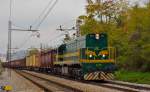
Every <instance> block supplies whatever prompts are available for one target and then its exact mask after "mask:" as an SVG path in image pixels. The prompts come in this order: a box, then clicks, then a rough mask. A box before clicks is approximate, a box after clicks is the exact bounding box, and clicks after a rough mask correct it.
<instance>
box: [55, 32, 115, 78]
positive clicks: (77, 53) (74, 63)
mask: <svg viewBox="0 0 150 92" xmlns="http://www.w3.org/2000/svg"><path fill="white" fill-rule="evenodd" d="M115 69H116V67H115V48H112V47H108V37H107V34H106V33H100V34H88V35H85V36H82V37H78V38H77V39H76V40H72V41H69V42H68V43H66V44H63V45H61V46H60V47H59V48H58V49H57V61H56V62H54V71H55V72H57V73H58V74H60V73H61V74H63V75H67V76H70V77H74V78H77V79H84V80H108V79H113V72H114V71H115Z"/></svg>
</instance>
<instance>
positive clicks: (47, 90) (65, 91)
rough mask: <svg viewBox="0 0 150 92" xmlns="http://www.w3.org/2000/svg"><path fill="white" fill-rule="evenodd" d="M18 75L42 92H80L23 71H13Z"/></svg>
mask: <svg viewBox="0 0 150 92" xmlns="http://www.w3.org/2000/svg"><path fill="white" fill-rule="evenodd" d="M15 72H16V73H18V74H19V75H21V76H23V77H24V78H26V79H28V80H29V81H31V82H32V83H34V84H35V85H37V86H38V87H40V88H41V89H43V90H44V92H82V91H80V90H78V89H75V88H71V87H69V86H65V85H61V84H58V83H55V82H53V81H50V80H48V79H45V78H42V77H39V76H36V75H33V74H30V73H27V72H25V71H18V70H16V71H15Z"/></svg>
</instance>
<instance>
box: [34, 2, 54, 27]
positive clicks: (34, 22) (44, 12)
mask: <svg viewBox="0 0 150 92" xmlns="http://www.w3.org/2000/svg"><path fill="white" fill-rule="evenodd" d="M52 1H53V0H50V1H49V3H48V4H47V6H46V7H45V8H44V10H43V11H42V12H41V14H40V15H39V16H38V17H37V19H36V20H35V21H34V22H33V23H32V25H31V26H33V25H35V24H36V22H38V19H40V18H41V17H42V15H43V14H44V13H45V12H46V10H47V9H48V7H49V6H50V4H51V3H52Z"/></svg>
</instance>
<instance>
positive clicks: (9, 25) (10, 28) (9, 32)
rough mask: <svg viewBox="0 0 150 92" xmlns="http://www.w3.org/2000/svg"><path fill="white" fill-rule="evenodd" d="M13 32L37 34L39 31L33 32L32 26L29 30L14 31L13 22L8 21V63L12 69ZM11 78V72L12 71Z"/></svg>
mask: <svg viewBox="0 0 150 92" xmlns="http://www.w3.org/2000/svg"><path fill="white" fill-rule="evenodd" d="M12 31H29V32H37V31H39V30H32V29H31V26H30V28H29V29H27V30H26V29H13V28H12V21H11V20H9V21H8V50H7V61H8V63H9V67H10V68H11V49H12ZM10 77H11V71H10Z"/></svg>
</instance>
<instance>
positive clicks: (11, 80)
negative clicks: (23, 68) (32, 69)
mask: <svg viewBox="0 0 150 92" xmlns="http://www.w3.org/2000/svg"><path fill="white" fill-rule="evenodd" d="M2 86H7V87H8V89H9V88H10V87H12V90H11V91H9V92H44V91H43V90H42V89H41V88H39V87H38V86H36V85H34V84H33V83H32V82H30V81H29V80H27V79H25V78H23V77H22V76H20V75H18V74H17V73H16V72H14V71H12V70H9V69H5V70H4V71H3V72H2V74H1V75H0V87H2ZM10 89H11V88H10ZM0 92H6V91H3V90H2V89H1V88H0Z"/></svg>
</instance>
